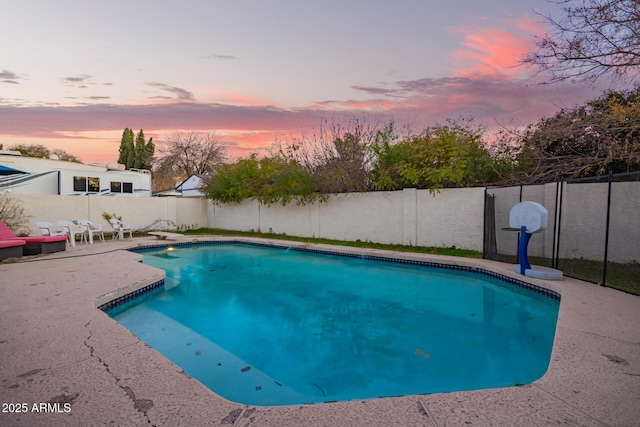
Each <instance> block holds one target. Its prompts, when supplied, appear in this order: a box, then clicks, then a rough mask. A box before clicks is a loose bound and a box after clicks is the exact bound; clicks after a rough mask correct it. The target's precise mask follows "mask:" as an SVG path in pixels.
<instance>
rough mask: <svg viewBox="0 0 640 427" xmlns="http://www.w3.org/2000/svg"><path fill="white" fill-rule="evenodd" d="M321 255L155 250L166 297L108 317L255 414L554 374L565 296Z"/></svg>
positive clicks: (147, 257)
mask: <svg viewBox="0 0 640 427" xmlns="http://www.w3.org/2000/svg"><path fill="white" fill-rule="evenodd" d="M319 252H321V251H302V250H292V249H287V248H271V247H264V246H259V245H247V244H238V243H222V244H216V245H190V246H187V247H184V248H166V247H163V248H154V249H148V250H145V251H144V262H145V263H146V264H149V265H153V266H156V267H159V268H162V269H164V270H166V272H167V278H166V279H165V286H164V288H159V289H158V290H156V291H153V292H151V293H149V294H147V295H146V296H145V297H143V298H137V299H135V300H133V301H131V302H129V303H126V304H122V305H120V306H117V307H115V308H112V309H111V310H109V311H108V313H109V314H110V315H111V316H112V317H113V318H114V319H116V320H117V321H118V322H120V323H121V324H123V325H124V326H125V327H127V328H128V329H130V330H131V331H132V332H133V333H134V334H136V335H137V336H138V337H140V338H141V339H142V340H143V341H145V342H146V343H148V344H149V345H150V346H151V347H153V348H155V349H156V350H158V351H159V352H160V353H162V354H163V355H165V356H166V357H167V358H168V359H170V360H172V361H173V362H174V363H176V364H177V365H178V366H180V367H181V368H183V369H184V370H185V371H186V372H187V373H188V374H190V375H191V376H192V377H194V378H196V379H197V380H198V381H200V382H202V383H203V384H204V385H206V386H207V387H209V388H210V389H211V390H213V391H215V392H216V393H218V394H220V395H221V396H223V397H225V398H227V399H229V400H232V401H235V402H239V403H243V404H248V405H287V404H301V403H317V402H327V401H340V400H351V399H366V398H374V397H385V396H397V395H407V394H424V393H438V392H448V391H461V390H472V389H480V388H492V387H504V386H514V385H519V384H527V383H530V382H532V381H535V380H536V379H538V378H540V377H541V376H542V375H543V374H544V373H545V372H546V369H547V367H548V364H549V359H550V355H551V349H552V346H553V338H554V335H555V326H556V320H557V314H558V307H559V295H557V294H555V293H553V292H552V291H547V290H543V289H542V288H537V287H532V286H531V285H528V284H526V283H524V282H519V281H517V280H514V279H507V278H504V279H507V280H508V281H509V282H506V281H504V280H502V279H501V278H499V277H497V275H495V274H493V273H488V272H482V273H478V272H475V271H472V270H473V269H472V268H459V269H458V270H451V269H448V268H437V266H435V265H428V263H424V262H415V261H405V260H401V259H395V260H390V261H389V260H387V261H385V260H380V259H370V258H372V257H358V256H342V255H340V254H328V253H319ZM374 258H375V257H374ZM521 286H522V287H521ZM525 287H528V288H529V289H527V288H525Z"/></svg>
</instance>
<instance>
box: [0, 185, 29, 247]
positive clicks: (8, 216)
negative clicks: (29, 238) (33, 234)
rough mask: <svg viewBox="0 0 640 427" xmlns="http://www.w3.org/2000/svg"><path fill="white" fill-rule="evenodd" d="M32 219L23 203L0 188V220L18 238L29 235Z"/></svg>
mask: <svg viewBox="0 0 640 427" xmlns="http://www.w3.org/2000/svg"><path fill="white" fill-rule="evenodd" d="M30 218H31V216H30V215H27V214H26V212H25V209H24V205H23V204H22V202H21V201H20V200H18V199H16V198H15V197H13V196H12V195H11V194H9V193H7V192H6V190H5V189H3V188H2V186H0V219H1V220H2V221H3V222H4V223H5V224H6V225H7V227H9V228H10V229H11V230H12V231H13V232H14V233H15V234H16V235H18V236H24V235H27V234H28V233H29V225H28V221H29V219H30Z"/></svg>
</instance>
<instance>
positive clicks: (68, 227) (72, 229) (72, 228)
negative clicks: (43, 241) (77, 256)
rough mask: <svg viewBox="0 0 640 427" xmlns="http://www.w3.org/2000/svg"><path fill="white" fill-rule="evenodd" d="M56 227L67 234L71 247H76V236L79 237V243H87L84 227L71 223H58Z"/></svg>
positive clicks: (61, 221)
mask: <svg viewBox="0 0 640 427" xmlns="http://www.w3.org/2000/svg"><path fill="white" fill-rule="evenodd" d="M58 225H59V226H60V227H62V229H63V230H64V231H65V232H66V233H67V237H68V238H69V243H70V244H71V246H75V245H76V236H80V243H82V242H84V243H87V233H86V230H85V228H84V227H82V226H80V225H78V224H74V223H73V222H71V221H64V220H60V221H58Z"/></svg>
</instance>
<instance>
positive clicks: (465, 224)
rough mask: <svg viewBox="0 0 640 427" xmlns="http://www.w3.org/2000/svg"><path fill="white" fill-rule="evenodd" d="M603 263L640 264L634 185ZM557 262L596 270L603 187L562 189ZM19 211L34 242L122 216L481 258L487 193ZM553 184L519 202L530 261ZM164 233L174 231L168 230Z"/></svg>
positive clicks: (122, 202)
mask: <svg viewBox="0 0 640 427" xmlns="http://www.w3.org/2000/svg"><path fill="white" fill-rule="evenodd" d="M612 185H613V186H612V189H613V190H612V210H611V227H610V236H609V260H611V261H615V262H623V263H627V262H633V261H635V262H640V244H639V243H638V242H640V215H638V213H639V212H640V182H619V183H613V184H612ZM488 191H489V193H492V194H495V195H496V238H497V245H498V253H501V254H512V255H515V254H516V253H517V244H518V243H517V233H514V232H507V231H502V230H501V229H502V228H503V227H508V226H509V211H510V210H511V208H512V207H513V206H514V205H515V204H516V203H518V200H519V196H520V189H519V187H510V188H499V189H489V190H488ZM563 194H564V197H563V205H562V218H561V224H560V257H573V258H585V259H593V260H601V259H603V256H604V241H605V236H604V233H605V226H606V203H607V184H606V183H601V184H564V187H563ZM11 197H15V198H16V199H18V200H20V201H22V202H23V205H24V207H25V211H26V214H27V215H28V216H29V225H30V226H31V231H32V234H38V230H37V228H36V227H35V222H36V221H41V220H42V221H49V222H52V223H54V224H55V223H56V222H57V221H58V220H61V219H65V220H74V219H89V220H91V221H92V222H96V223H99V224H102V225H103V228H104V229H105V230H108V231H110V230H111V227H110V225H109V224H108V223H107V222H106V221H105V220H104V219H103V218H102V212H108V213H115V214H117V215H119V216H122V219H123V221H125V222H130V223H131V225H132V227H133V228H134V229H141V228H145V227H148V226H149V225H150V224H153V223H154V222H155V221H158V220H160V221H163V220H164V221H172V222H173V223H174V224H175V225H176V227H177V228H178V229H184V228H193V227H211V228H221V229H228V230H241V231H249V230H256V231H257V230H260V231H262V232H269V231H271V232H273V233H276V234H280V233H285V234H287V235H292V236H303V237H319V238H328V239H339V240H358V239H359V240H362V241H371V242H379V243H399V244H406V245H420V246H441V247H442V246H444V247H451V246H456V247H458V248H465V249H475V250H478V251H481V250H482V242H483V228H484V222H483V220H484V189H483V188H461V189H445V190H442V191H441V192H440V193H438V194H436V195H435V196H433V195H431V194H430V193H429V192H428V191H427V190H415V189H405V190H403V191H392V192H372V193H353V194H339V195H334V196H332V197H330V198H329V200H328V201H327V202H324V203H314V204H310V205H306V206H297V205H295V203H292V204H289V205H287V206H284V207H283V206H280V205H273V206H262V205H260V204H259V203H258V202H256V201H254V200H245V201H243V202H241V203H238V204H226V205H221V206H218V205H214V204H212V203H211V202H210V201H208V200H206V199H199V198H180V197H177V198H176V197H144V198H136V197H128V198H124V197H101V196H56V195H30V194H24V195H16V194H14V195H12V196H11ZM555 197H556V184H547V185H540V186H526V187H523V200H533V201H537V202H539V203H542V204H543V205H544V206H545V207H546V208H547V210H548V211H549V224H548V227H547V230H546V231H545V232H544V233H540V234H535V235H534V236H533V237H532V240H531V243H530V246H529V254H530V255H531V256H544V257H547V258H551V256H552V250H553V248H552V243H553V228H554V218H555V212H554V210H555ZM168 228H170V227H168Z"/></svg>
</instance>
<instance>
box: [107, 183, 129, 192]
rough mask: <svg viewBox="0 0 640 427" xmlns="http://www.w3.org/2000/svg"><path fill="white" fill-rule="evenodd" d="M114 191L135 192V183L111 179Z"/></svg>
mask: <svg viewBox="0 0 640 427" xmlns="http://www.w3.org/2000/svg"><path fill="white" fill-rule="evenodd" d="M111 192H112V193H133V183H131V182H119V181H111Z"/></svg>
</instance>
